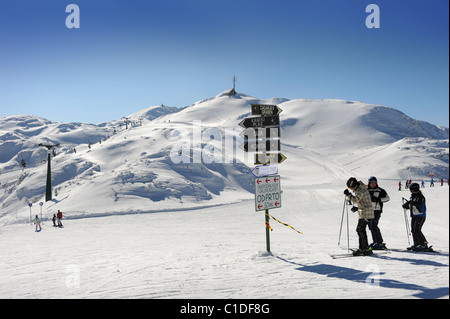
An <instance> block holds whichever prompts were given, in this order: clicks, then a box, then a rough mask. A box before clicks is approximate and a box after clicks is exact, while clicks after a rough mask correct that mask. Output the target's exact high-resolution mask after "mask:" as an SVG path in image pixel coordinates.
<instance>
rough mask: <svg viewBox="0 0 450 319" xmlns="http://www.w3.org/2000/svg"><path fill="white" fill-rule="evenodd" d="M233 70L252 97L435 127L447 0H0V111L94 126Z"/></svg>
mask: <svg viewBox="0 0 450 319" xmlns="http://www.w3.org/2000/svg"><path fill="white" fill-rule="evenodd" d="M71 3H73V4H76V5H78V7H79V9H80V28H78V29H76V28H72V29H69V28H67V27H66V18H67V17H68V16H69V14H70V13H66V6H67V5H69V4H71ZM369 4H377V5H378V7H379V9H380V28H372V29H369V28H367V26H366V17H367V16H369V15H370V13H366V6H367V5H369ZM234 75H235V76H236V77H237V83H236V89H237V91H238V92H242V93H245V94H249V95H252V96H255V97H259V98H271V97H284V98H290V99H294V98H330V99H334V98H336V99H347V100H356V101H363V102H367V103H372V104H381V105H386V106H391V107H394V108H396V109H399V110H400V111H402V112H404V113H406V114H407V115H409V116H411V117H413V118H416V119H420V120H425V121H428V122H431V123H433V124H437V125H443V126H447V127H448V126H449V89H448V87H449V1H448V0H276V1H274V0H269V1H268V0H227V1H222V0H159V1H156V0H127V1H125V0H108V1H103V0H69V1H65V0H26V1H25V0H1V1H0V117H2V116H7V115H13V114H33V115H38V116H42V117H44V118H47V119H50V120H53V121H64V122H75V121H80V122H91V123H100V122H105V121H110V120H113V119H120V118H121V117H123V116H126V115H128V114H131V113H134V112H136V111H138V110H140V109H142V108H145V107H148V106H151V105H159V104H165V105H170V106H177V107H183V106H186V105H190V104H192V103H194V102H196V101H198V100H202V99H204V98H208V97H211V96H215V95H217V94H218V93H219V92H221V91H224V90H225V89H228V88H230V87H232V78H233V76H234Z"/></svg>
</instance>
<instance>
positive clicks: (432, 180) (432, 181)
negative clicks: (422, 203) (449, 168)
mask: <svg viewBox="0 0 450 319" xmlns="http://www.w3.org/2000/svg"><path fill="white" fill-rule="evenodd" d="M430 187H434V179H433V177H432V178H431V179H430Z"/></svg>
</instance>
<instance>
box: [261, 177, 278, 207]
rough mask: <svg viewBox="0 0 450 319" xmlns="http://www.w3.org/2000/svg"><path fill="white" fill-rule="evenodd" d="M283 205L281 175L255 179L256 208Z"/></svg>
mask: <svg viewBox="0 0 450 319" xmlns="http://www.w3.org/2000/svg"><path fill="white" fill-rule="evenodd" d="M280 207H281V187H280V176H279V175H275V176H271V177H260V178H256V179H255V210H256V211H257V212H259V211H262V210H269V209H273V208H280Z"/></svg>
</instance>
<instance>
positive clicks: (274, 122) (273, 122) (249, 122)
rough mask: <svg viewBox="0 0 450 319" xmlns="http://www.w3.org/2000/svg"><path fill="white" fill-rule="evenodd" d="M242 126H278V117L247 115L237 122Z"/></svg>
mask: <svg viewBox="0 0 450 319" xmlns="http://www.w3.org/2000/svg"><path fill="white" fill-rule="evenodd" d="M239 126H241V127H243V128H249V127H254V128H255V127H261V128H265V127H268V126H280V117H279V116H278V115H277V116H261V117H247V118H245V119H243V120H242V121H241V123H239Z"/></svg>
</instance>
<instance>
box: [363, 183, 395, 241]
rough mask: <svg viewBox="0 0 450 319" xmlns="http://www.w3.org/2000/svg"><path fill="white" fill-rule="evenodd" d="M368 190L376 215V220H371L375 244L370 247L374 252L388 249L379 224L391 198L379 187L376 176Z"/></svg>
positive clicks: (370, 227)
mask: <svg viewBox="0 0 450 319" xmlns="http://www.w3.org/2000/svg"><path fill="white" fill-rule="evenodd" d="M368 190H369V194H370V199H371V200H372V206H373V210H374V214H375V218H374V219H371V220H369V229H370V231H371V232H372V239H373V243H372V244H370V247H372V249H373V250H383V249H387V248H386V244H384V243H383V236H381V231H380V228H379V227H378V223H379V221H380V217H381V213H382V212H383V204H384V203H386V202H388V201H389V200H390V198H389V195H388V194H387V193H386V191H385V190H384V189H383V188H381V187H379V186H378V180H377V178H376V177H375V176H372V177H370V178H369V182H368Z"/></svg>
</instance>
